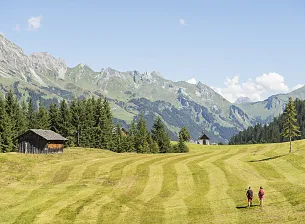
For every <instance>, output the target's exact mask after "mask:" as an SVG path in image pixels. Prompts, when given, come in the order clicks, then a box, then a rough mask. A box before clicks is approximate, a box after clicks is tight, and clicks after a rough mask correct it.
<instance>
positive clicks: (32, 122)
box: [27, 98, 37, 129]
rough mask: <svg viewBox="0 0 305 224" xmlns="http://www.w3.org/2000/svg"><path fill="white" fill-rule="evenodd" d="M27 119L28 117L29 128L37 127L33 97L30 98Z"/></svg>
mask: <svg viewBox="0 0 305 224" xmlns="http://www.w3.org/2000/svg"><path fill="white" fill-rule="evenodd" d="M27 119H28V125H29V126H28V128H29V129H32V128H36V126H37V125H36V124H37V123H36V113H35V111H34V107H33V103H32V98H30V100H29V103H28V111H27Z"/></svg>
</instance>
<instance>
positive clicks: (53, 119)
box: [49, 103, 60, 132]
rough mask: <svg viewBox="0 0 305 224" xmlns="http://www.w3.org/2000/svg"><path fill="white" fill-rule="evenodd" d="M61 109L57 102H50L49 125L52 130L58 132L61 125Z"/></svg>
mask: <svg viewBox="0 0 305 224" xmlns="http://www.w3.org/2000/svg"><path fill="white" fill-rule="evenodd" d="M59 122H60V121H59V110H58V108H57V105H56V104H55V103H52V104H50V108H49V127H50V129H51V130H52V131H55V132H58V131H59V129H60V127H59V126H60V125H59Z"/></svg>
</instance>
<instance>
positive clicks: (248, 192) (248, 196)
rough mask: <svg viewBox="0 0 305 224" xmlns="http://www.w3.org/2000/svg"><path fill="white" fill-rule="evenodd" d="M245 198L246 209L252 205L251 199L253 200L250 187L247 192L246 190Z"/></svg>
mask: <svg viewBox="0 0 305 224" xmlns="http://www.w3.org/2000/svg"><path fill="white" fill-rule="evenodd" d="M246 195H247V198H248V207H250V206H251V205H252V198H253V191H252V190H251V187H249V190H247V193H246Z"/></svg>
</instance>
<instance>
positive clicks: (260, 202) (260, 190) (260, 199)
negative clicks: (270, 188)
mask: <svg viewBox="0 0 305 224" xmlns="http://www.w3.org/2000/svg"><path fill="white" fill-rule="evenodd" d="M264 195H265V192H264V189H263V187H262V186H261V187H260V188H259V191H258V199H259V206H261V207H262V206H263V201H264Z"/></svg>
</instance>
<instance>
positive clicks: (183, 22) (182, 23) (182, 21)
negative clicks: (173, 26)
mask: <svg viewBox="0 0 305 224" xmlns="http://www.w3.org/2000/svg"><path fill="white" fill-rule="evenodd" d="M180 24H181V25H182V26H187V25H188V24H187V23H186V21H185V20H184V19H180Z"/></svg>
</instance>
